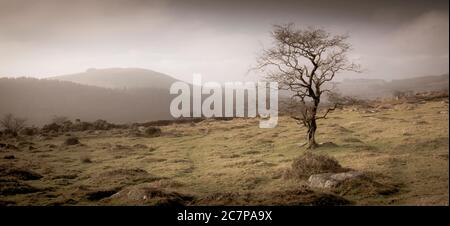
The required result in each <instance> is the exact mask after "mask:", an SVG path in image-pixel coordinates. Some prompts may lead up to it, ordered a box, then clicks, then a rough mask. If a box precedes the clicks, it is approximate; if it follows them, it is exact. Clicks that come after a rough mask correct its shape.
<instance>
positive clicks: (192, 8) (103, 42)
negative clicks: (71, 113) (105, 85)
mask: <svg viewBox="0 0 450 226" xmlns="http://www.w3.org/2000/svg"><path fill="white" fill-rule="evenodd" d="M289 22H293V23H295V24H296V26H297V27H300V28H301V27H306V26H311V25H313V26H319V27H322V28H325V29H328V30H329V31H330V32H332V33H335V34H339V33H348V34H349V35H350V36H351V39H350V42H351V43H352V44H353V48H354V50H353V52H352V56H351V57H352V58H354V59H357V60H358V61H359V62H360V63H361V64H362V66H363V68H364V69H365V72H364V73H363V74H361V75H359V77H361V78H383V79H395V78H404V77H414V76H423V75H437V74H443V73H447V72H448V71H449V64H448V61H449V59H448V57H449V53H448V48H449V46H448V45H449V14H448V0H442V1H438V0H428V1H426V0H422V1H416V0H403V1H399V0H386V1H373V0H370V1H368V0H367V1H365V0H359V1H356V0H340V1H332V0H330V1H324V0H319V1H317V0H315V1H312V0H311V1H309V0H308V1H302V0H297V1H244V0H239V1H234V0H228V1H213V0H210V1H206V0H204V1H191V0H184V1H144V0H103V1H94V0H90V1H87V0H86V1H83V0H78V1H75V0H54V1H50V0H41V1H25V0H0V76H33V77H40V78H42V77H48V76H55V75H61V74H67V73H76V72H81V71H85V70H86V69H87V68H108V67H140V68H147V69H152V70H155V71H159V72H163V73H166V74H169V75H172V76H174V77H176V78H179V79H182V80H187V81H189V80H191V79H192V77H191V75H192V73H201V74H202V75H203V76H204V77H205V78H206V79H207V80H217V81H220V82H223V81H235V80H251V79H255V78H256V75H254V74H252V73H251V74H247V71H248V69H249V68H250V67H251V66H252V65H254V64H255V58H256V56H257V54H258V53H259V52H260V51H261V49H262V48H263V47H269V46H270V44H271V41H270V30H271V29H272V26H273V25H274V24H285V23H289ZM246 74H247V75H246ZM345 76H346V75H343V76H342V77H344V78H345ZM347 76H349V77H352V76H351V75H347Z"/></svg>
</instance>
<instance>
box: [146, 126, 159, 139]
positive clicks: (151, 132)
mask: <svg viewBox="0 0 450 226" xmlns="http://www.w3.org/2000/svg"><path fill="white" fill-rule="evenodd" d="M144 133H145V135H147V136H151V137H157V136H160V135H161V129H160V128H158V127H152V126H150V127H147V128H146V129H145V131H144Z"/></svg>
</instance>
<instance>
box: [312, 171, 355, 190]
mask: <svg viewBox="0 0 450 226" xmlns="http://www.w3.org/2000/svg"><path fill="white" fill-rule="evenodd" d="M363 175H364V173H363V172H360V171H349V172H344V173H322V174H314V175H311V176H310V177H309V179H308V182H309V186H311V187H315V188H326V189H330V188H336V187H337V186H339V185H340V184H341V183H342V182H343V181H346V180H352V179H356V178H359V177H361V176H363Z"/></svg>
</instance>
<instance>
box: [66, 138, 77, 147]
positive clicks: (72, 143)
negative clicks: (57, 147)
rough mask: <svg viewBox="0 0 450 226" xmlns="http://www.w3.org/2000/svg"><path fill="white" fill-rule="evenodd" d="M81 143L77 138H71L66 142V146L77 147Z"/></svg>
mask: <svg viewBox="0 0 450 226" xmlns="http://www.w3.org/2000/svg"><path fill="white" fill-rule="evenodd" d="M79 143H80V141H79V140H78V138H76V137H69V138H67V139H66V140H65V141H64V144H65V145H76V144H79Z"/></svg>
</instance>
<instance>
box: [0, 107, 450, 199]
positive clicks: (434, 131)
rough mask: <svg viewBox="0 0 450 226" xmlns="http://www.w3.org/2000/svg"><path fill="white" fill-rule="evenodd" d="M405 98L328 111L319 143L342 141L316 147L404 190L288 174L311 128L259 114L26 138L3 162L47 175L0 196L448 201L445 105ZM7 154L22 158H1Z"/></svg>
mask: <svg viewBox="0 0 450 226" xmlns="http://www.w3.org/2000/svg"><path fill="white" fill-rule="evenodd" d="M408 105H409V104H406V103H404V104H399V105H396V106H395V107H392V108H388V109H381V110H380V112H376V113H365V112H363V111H353V110H351V108H348V109H343V110H337V111H335V112H333V113H330V114H329V119H327V120H321V121H319V126H318V132H317V133H318V134H317V141H318V142H319V143H323V142H333V143H334V144H336V145H335V146H330V145H327V146H323V147H319V148H318V149H316V150H314V151H313V152H314V153H315V154H323V155H328V156H330V157H333V158H334V159H336V160H337V161H338V162H339V164H340V165H341V166H342V167H344V168H351V169H354V170H361V171H366V172H370V173H373V174H376V175H379V176H378V177H377V178H378V181H377V183H383V184H387V185H389V186H394V187H395V188H396V189H397V190H398V191H397V192H393V193H389V192H388V193H386V194H384V193H373V194H372V193H369V192H365V191H364V189H362V191H360V192H340V193H339V194H330V193H329V192H325V193H324V191H319V190H313V189H310V188H308V187H307V186H306V184H307V183H306V181H305V180H287V179H285V178H283V174H284V172H285V171H286V169H288V168H290V167H291V165H292V162H293V160H294V159H295V158H297V157H298V156H300V155H302V154H304V153H305V150H304V147H300V146H299V145H298V144H299V143H303V142H304V137H305V128H302V127H299V126H298V125H297V124H296V123H295V122H294V121H292V120H291V119H290V118H287V117H281V118H280V120H279V124H278V126H277V127H276V128H274V129H260V128H259V127H258V123H259V122H258V120H257V119H245V118H239V119H233V120H230V121H223V120H205V121H201V122H198V123H192V124H176V125H167V126H161V127H160V128H161V133H160V136H158V137H142V136H136V137H134V136H128V131H126V130H121V129H113V130H109V131H100V132H98V133H91V134H89V133H83V132H74V133H73V134H72V136H76V137H78V139H79V141H80V143H81V144H75V145H69V146H68V145H64V141H65V140H66V139H67V137H66V136H64V135H61V136H57V137H54V138H51V139H42V138H39V137H33V138H30V139H29V140H27V141H28V142H31V144H28V145H31V146H33V147H34V148H35V149H31V150H29V149H28V148H21V149H20V150H9V149H2V150H1V151H0V157H1V158H0V165H2V166H6V165H13V166H14V167H16V168H21V169H28V170H30V171H33V172H36V173H38V174H39V175H42V176H43V177H42V178H40V179H36V180H30V181H26V183H27V186H31V187H33V188H34V187H35V188H39V189H34V190H33V189H31V190H32V191H33V192H30V193H25V194H22V193H20V192H19V194H15V195H0V203H9V204H14V205H104V204H107V205H111V204H113V205H117V204H118V205H121V204H125V205H126V204H155V202H145V203H142V202H136V200H134V201H130V200H128V199H126V198H124V197H123V196H120V195H118V196H117V197H118V198H107V197H109V196H110V195H111V194H114V193H115V192H117V191H119V190H122V189H125V190H127V189H128V190H129V189H141V188H140V187H142V186H147V188H145V189H147V190H148V189H150V188H148V187H151V189H150V190H152V189H153V190H152V192H153V193H155V191H154V189H155V188H157V189H160V191H161V192H160V193H158V194H159V196H163V195H165V194H167V196H168V197H173V198H174V199H175V198H176V199H177V200H184V201H186V200H187V201H186V203H187V204H189V201H191V200H192V199H190V198H186V197H198V202H197V203H194V205H195V204H206V205H208V204H242V202H244V201H243V200H244V199H242V197H243V196H244V197H245V196H246V197H247V199H249V200H250V201H247V202H244V204H267V203H268V202H269V201H268V200H275V201H273V202H272V203H269V204H280V205H281V204H286V205H295V204H314V203H315V204H320V203H332V202H331V201H330V200H335V201H336V202H337V203H342V204H345V203H346V201H342V200H341V196H342V197H343V198H345V200H349V201H350V203H352V204H356V205H448V198H449V197H448V154H449V153H448V139H449V128H448V122H449V118H448V104H447V103H444V102H441V101H430V102H426V103H422V104H416V105H414V108H408ZM442 112H444V113H445V112H447V113H445V114H443V113H442ZM423 122H426V123H423ZM0 142H2V143H12V144H16V143H19V142H23V140H20V141H19V140H14V139H8V140H1V141H0ZM10 155H14V157H15V158H13V159H11V158H4V157H6V156H10ZM87 156H88V157H87ZM80 160H81V161H80ZM91 160H92V161H91ZM89 162H90V163H89ZM2 183H3V182H1V181H0V186H4V184H2ZM8 186H10V184H8ZM351 186H354V185H351ZM351 186H349V187H351ZM135 187H137V188H135ZM142 189H144V188H142ZM360 190H361V189H360ZM368 190H370V189H368ZM133 191H134V190H133ZM139 191H141V190H139ZM144 193H145V192H144ZM120 194H123V193H120ZM136 194H141V193H139V192H137V193H136ZM155 194H156V193H155ZM181 194H182V195H181ZM258 194H261V195H258ZM318 194H323V195H322V196H318ZM380 194H381V195H380ZM333 195H336V196H333ZM337 195H338V196H337ZM159 196H158V197H159ZM185 196H186V197H185ZM113 197H116V195H113ZM145 197H147V196H145ZM211 197H213V198H211ZM214 197H219V198H218V199H214ZM293 197H294V198H293ZM160 199H161V197H159V198H158V200H160ZM241 199H242V200H241ZM214 200H216V201H214ZM217 200H219V201H217ZM227 200H228V201H227ZM229 200H231V201H229ZM283 200H284V201H283ZM289 200H296V201H295V202H293V201H292V202H291V201H289ZM159 202H163V203H167V202H168V201H167V200H165V201H164V200H163V201H158V203H159ZM156 204H157V203H156Z"/></svg>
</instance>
